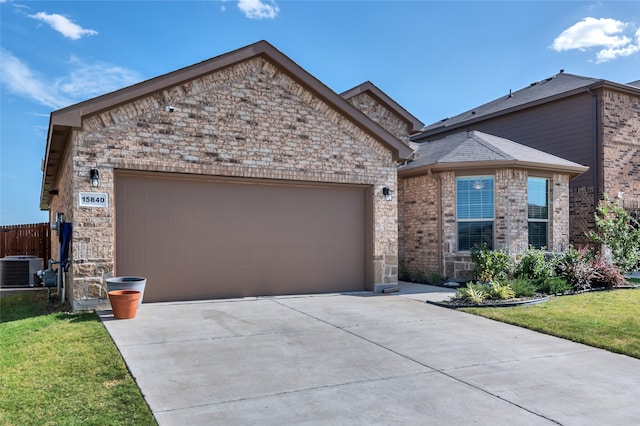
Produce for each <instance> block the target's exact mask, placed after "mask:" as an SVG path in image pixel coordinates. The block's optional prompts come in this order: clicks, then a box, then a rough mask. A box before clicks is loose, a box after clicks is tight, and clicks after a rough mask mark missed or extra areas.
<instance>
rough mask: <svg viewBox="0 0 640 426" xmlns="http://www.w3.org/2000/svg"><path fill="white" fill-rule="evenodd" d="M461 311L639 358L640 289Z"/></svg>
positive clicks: (590, 293) (585, 294) (591, 293)
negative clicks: (530, 304) (527, 304)
mask: <svg viewBox="0 0 640 426" xmlns="http://www.w3.org/2000/svg"><path fill="white" fill-rule="evenodd" d="M461 310H463V311H465V312H469V313H472V314H476V315H480V316H484V317H487V318H491V319H495V320H498V321H502V322H506V323H509V324H515V325H518V326H521V327H525V328H529V329H531V330H536V331H540V332H543V333H547V334H551V335H554V336H558V337H563V338H565V339H569V340H573V341H575V342H579V343H584V344H586V345H590V346H594V347H597V348H602V349H606V350H609V351H611V352H617V353H621V354H625V355H629V356H632V357H635V358H640V315H638V314H639V312H640V289H633V290H612V291H595V292H589V293H583V294H577V295H572V296H560V297H554V298H553V299H551V300H550V301H549V302H546V303H542V304H539V305H533V306H519V307H512V308H465V309H461Z"/></svg>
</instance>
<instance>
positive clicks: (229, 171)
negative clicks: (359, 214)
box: [51, 57, 398, 301]
mask: <svg viewBox="0 0 640 426" xmlns="http://www.w3.org/2000/svg"><path fill="white" fill-rule="evenodd" d="M165 105H171V106H173V107H174V111H173V112H169V111H166V110H165ZM70 164H73V166H70ZM94 166H97V168H98V170H99V171H100V178H101V186H100V188H99V191H100V192H107V193H108V194H109V199H110V201H113V200H114V193H113V188H114V182H113V179H114V173H113V170H114V168H118V169H131V170H146V171H159V172H178V173H193V174H200V175H217V176H236V177H250V178H266V179H283V180H302V181H314V182H330V183H345V184H364V185H370V186H371V188H372V191H373V193H374V196H373V219H374V232H375V235H374V240H373V246H374V247H373V252H374V259H372V263H373V269H374V285H379V284H385V283H386V284H393V283H397V274H398V269H397V266H398V265H397V262H398V257H397V254H398V252H397V225H398V220H397V210H396V202H397V198H396V197H394V201H392V202H388V201H386V200H384V198H383V197H382V196H381V195H380V194H381V191H382V188H383V187H389V188H391V189H392V190H393V191H394V193H395V191H396V179H397V178H396V166H395V162H394V160H393V156H392V153H391V151H389V149H388V148H387V147H385V146H383V145H382V144H381V143H380V142H378V141H376V140H374V139H373V138H372V137H371V136H369V134H368V133H366V132H364V131H363V130H362V129H360V128H359V127H357V126H356V125H355V124H353V123H352V122H351V121H349V120H348V119H346V118H345V117H344V116H342V115H341V114H340V113H338V112H337V111H336V110H334V109H333V108H331V107H330V106H328V105H327V104H325V103H323V102H322V101H321V100H320V99H319V98H318V97H316V96H315V95H314V94H313V93H312V92H310V91H308V90H307V89H305V88H304V87H303V86H301V85H300V84H298V83H297V81H295V80H294V79H292V78H291V77H289V76H288V75H287V74H286V73H284V72H282V71H281V70H280V69H279V68H278V67H277V66H276V65H274V64H272V63H271V62H269V61H268V60H266V59H264V58H261V57H257V58H253V59H249V60H246V61H244V62H242V63H239V64H236V65H234V66H231V67H228V68H225V69H222V70H219V71H217V72H215V73H212V74H209V75H206V76H203V77H200V78H198V79H196V80H192V81H189V82H187V83H184V84H181V85H178V86H175V87H171V88H168V89H166V90H162V91H160V92H157V93H154V94H151V95H149V96H147V97H144V98H141V99H137V100H135V101H132V102H130V103H128V104H125V105H120V106H117V107H114V108H112V109H110V110H107V111H104V112H102V113H100V114H96V115H94V116H91V117H88V118H85V119H84V121H83V128H82V130H81V131H77V130H74V132H73V147H72V148H71V154H70V155H69V156H67V157H66V158H65V162H64V166H63V170H68V175H70V176H71V177H70V179H69V178H68V179H67V180H68V181H69V182H68V183H67V184H66V186H65V187H64V190H65V193H68V194H70V193H72V194H73V195H72V196H70V197H69V196H65V198H64V199H63V198H60V201H59V202H58V203H56V201H54V203H53V204H52V210H51V211H52V212H54V211H56V210H57V209H59V210H62V211H64V212H65V213H66V214H67V215H68V216H67V217H68V218H72V219H73V222H74V228H75V229H74V238H73V244H72V257H73V260H74V263H73V267H72V271H71V273H70V275H71V277H70V278H71V280H70V282H71V283H72V284H71V288H72V295H71V299H72V300H73V301H80V300H83V299H86V298H95V297H100V296H102V297H104V288H102V287H101V286H102V283H103V282H104V279H105V278H108V277H110V276H111V275H112V274H113V268H114V252H113V247H114V245H115V236H114V218H115V206H114V205H113V202H110V204H109V207H108V208H107V209H86V208H85V209H81V208H78V207H76V205H77V204H76V200H75V199H76V198H77V193H78V192H79V191H90V190H91V189H90V188H89V183H88V173H89V169H90V168H92V167H94ZM64 176H66V175H64V174H63V178H64Z"/></svg>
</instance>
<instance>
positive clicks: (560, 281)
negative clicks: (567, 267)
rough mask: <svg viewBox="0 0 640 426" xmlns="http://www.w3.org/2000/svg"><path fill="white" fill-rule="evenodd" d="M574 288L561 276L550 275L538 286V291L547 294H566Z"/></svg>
mask: <svg viewBox="0 0 640 426" xmlns="http://www.w3.org/2000/svg"><path fill="white" fill-rule="evenodd" d="M571 290H573V286H572V285H571V284H569V283H568V282H567V280H565V279H564V278H561V277H549V278H547V279H546V280H544V281H543V282H542V283H540V285H539V286H538V291H539V292H540V293H545V294H564V293H567V292H569V291H571Z"/></svg>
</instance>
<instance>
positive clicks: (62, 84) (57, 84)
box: [0, 48, 141, 109]
mask: <svg viewBox="0 0 640 426" xmlns="http://www.w3.org/2000/svg"><path fill="white" fill-rule="evenodd" d="M69 65H70V67H71V71H70V72H69V73H68V75H66V76H63V77H57V78H53V77H46V76H43V75H41V74H39V73H37V72H35V71H33V70H31V69H30V68H29V66H28V65H27V64H25V63H24V62H22V61H21V60H20V59H19V58H17V57H15V56H14V55H13V54H12V53H11V52H9V51H8V50H6V49H2V48H0V82H1V83H2V85H3V86H4V87H6V88H7V90H8V91H9V92H11V93H13V94H15V95H18V96H21V97H24V98H27V99H30V100H32V101H35V102H37V103H39V104H41V105H44V106H46V107H50V108H53V109H59V108H62V107H65V106H68V105H71V104H73V103H75V102H80V101H84V100H86V99H89V98H92V97H95V96H98V95H102V94H104V93H108V92H111V91H113V90H117V89H120V88H123V87H126V86H129V85H131V84H134V83H137V82H139V81H140V80H141V77H140V76H139V75H138V74H137V73H136V72H134V71H132V70H129V69H126V68H122V67H119V66H116V65H112V64H106V63H102V62H96V63H84V62H82V61H81V60H80V59H78V58H72V60H71V61H70V64H69Z"/></svg>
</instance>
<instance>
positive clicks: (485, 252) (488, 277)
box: [471, 244, 512, 283]
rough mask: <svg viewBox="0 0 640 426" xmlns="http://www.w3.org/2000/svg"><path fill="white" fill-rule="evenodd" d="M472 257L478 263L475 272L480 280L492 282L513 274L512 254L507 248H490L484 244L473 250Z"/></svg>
mask: <svg viewBox="0 0 640 426" xmlns="http://www.w3.org/2000/svg"><path fill="white" fill-rule="evenodd" d="M471 259H472V260H473V262H474V263H475V265H476V269H475V274H476V278H477V279H478V280H479V281H482V282H486V283H490V282H493V281H495V280H504V279H506V278H508V277H509V276H510V275H511V265H512V261H511V256H509V253H507V252H506V251H505V250H489V249H488V248H487V245H486V244H483V245H482V248H479V249H478V248H474V249H473V250H472V251H471Z"/></svg>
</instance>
